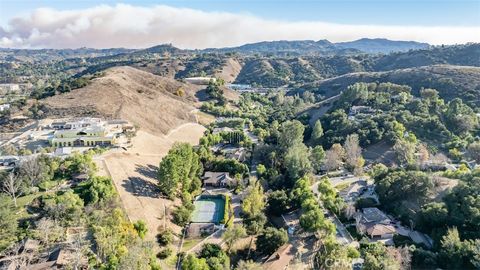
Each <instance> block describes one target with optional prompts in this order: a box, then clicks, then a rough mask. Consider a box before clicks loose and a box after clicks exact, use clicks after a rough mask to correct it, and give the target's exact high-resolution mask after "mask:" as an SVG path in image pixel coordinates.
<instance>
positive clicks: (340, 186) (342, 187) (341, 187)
mask: <svg viewBox="0 0 480 270" xmlns="http://www.w3.org/2000/svg"><path fill="white" fill-rule="evenodd" d="M351 184H352V183H351V182H347V183H340V184H338V185H336V186H335V188H336V189H337V190H338V191H341V190H343V189H346V188H347V187H349V186H350V185H351Z"/></svg>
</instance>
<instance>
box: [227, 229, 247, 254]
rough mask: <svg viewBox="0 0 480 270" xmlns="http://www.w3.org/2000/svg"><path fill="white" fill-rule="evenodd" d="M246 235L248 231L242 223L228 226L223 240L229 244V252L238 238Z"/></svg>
mask: <svg viewBox="0 0 480 270" xmlns="http://www.w3.org/2000/svg"><path fill="white" fill-rule="evenodd" d="M245 236H247V231H246V230H245V228H244V227H243V226H242V225H239V224H234V225H233V226H230V227H228V228H227V230H226V231H225V233H224V234H223V240H224V241H225V244H227V247H228V252H230V250H231V249H232V246H233V244H234V243H235V242H236V241H237V240H239V239H240V238H243V237H245Z"/></svg>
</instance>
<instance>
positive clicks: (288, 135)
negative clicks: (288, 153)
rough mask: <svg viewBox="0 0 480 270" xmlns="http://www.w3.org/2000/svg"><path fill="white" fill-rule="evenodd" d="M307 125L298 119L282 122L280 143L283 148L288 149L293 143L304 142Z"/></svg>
mask: <svg viewBox="0 0 480 270" xmlns="http://www.w3.org/2000/svg"><path fill="white" fill-rule="evenodd" d="M304 131H305V127H304V126H303V124H302V123H301V122H300V121H298V120H291V121H290V120H289V121H286V122H284V123H283V124H282V127H281V132H280V137H279V138H278V143H279V145H280V147H281V148H282V149H288V148H289V147H291V146H292V145H296V144H299V143H302V142H303V132H304Z"/></svg>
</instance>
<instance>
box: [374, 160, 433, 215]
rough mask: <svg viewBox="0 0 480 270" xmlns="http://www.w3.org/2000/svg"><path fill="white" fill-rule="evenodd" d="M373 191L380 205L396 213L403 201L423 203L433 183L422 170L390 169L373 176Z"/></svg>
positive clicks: (400, 208) (398, 211) (401, 208)
mask: <svg viewBox="0 0 480 270" xmlns="http://www.w3.org/2000/svg"><path fill="white" fill-rule="evenodd" d="M375 184H376V187H375V191H376V192H377V194H378V196H379V199H380V202H381V203H382V205H383V206H384V207H385V208H386V209H388V210H390V211H393V212H395V213H397V214H399V213H400V211H401V210H403V207H402V205H403V203H402V202H404V201H410V202H415V203H418V204H419V205H423V204H424V203H425V202H426V201H427V200H428V198H429V196H430V194H431V192H432V190H433V183H432V180H431V178H430V177H429V176H428V175H427V174H426V173H424V172H420V171H404V170H401V169H399V170H391V171H389V172H388V173H386V174H380V175H379V176H378V177H375Z"/></svg>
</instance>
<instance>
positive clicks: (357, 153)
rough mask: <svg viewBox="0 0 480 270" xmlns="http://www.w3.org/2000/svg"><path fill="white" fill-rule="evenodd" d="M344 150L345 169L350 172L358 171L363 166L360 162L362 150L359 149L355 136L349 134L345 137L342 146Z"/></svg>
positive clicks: (356, 136)
mask: <svg viewBox="0 0 480 270" xmlns="http://www.w3.org/2000/svg"><path fill="white" fill-rule="evenodd" d="M343 148H344V149H345V163H346V165H347V168H348V169H350V170H351V171H355V170H356V171H358V170H359V169H361V167H360V168H359V165H360V166H363V163H364V162H362V160H363V158H362V148H361V147H360V144H359V141H358V135H357V134H350V135H348V136H347V139H346V140H345V143H344V144H343Z"/></svg>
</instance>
